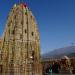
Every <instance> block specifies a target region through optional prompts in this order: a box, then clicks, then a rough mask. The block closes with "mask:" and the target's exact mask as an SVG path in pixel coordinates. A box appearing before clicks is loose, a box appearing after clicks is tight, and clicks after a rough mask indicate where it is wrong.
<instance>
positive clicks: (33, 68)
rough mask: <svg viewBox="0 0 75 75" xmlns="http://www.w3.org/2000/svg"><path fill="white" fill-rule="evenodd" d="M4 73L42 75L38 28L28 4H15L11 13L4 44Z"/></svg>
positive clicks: (8, 74) (11, 74)
mask: <svg viewBox="0 0 75 75" xmlns="http://www.w3.org/2000/svg"><path fill="white" fill-rule="evenodd" d="M2 72H3V73H4V75H6V73H7V75H41V74H42V69H41V63H40V38H39V32H38V27H37V23H36V20H35V18H34V16H33V14H32V12H31V11H30V10H29V9H28V7H27V6H26V4H18V5H16V4H15V5H14V7H13V8H12V9H11V11H10V13H9V16H8V19H7V23H6V28H5V32H4V36H3V44H2Z"/></svg>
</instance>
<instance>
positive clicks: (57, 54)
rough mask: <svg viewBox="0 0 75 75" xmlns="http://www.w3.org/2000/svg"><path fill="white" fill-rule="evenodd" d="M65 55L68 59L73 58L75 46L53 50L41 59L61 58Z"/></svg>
mask: <svg viewBox="0 0 75 75" xmlns="http://www.w3.org/2000/svg"><path fill="white" fill-rule="evenodd" d="M64 55H67V56H69V57H73V56H75V46H68V47H64V48H59V49H55V50H53V51H51V52H48V53H46V54H43V55H42V58H61V57H62V56H64Z"/></svg>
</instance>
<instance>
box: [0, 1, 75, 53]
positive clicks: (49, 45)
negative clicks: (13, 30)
mask: <svg viewBox="0 0 75 75" xmlns="http://www.w3.org/2000/svg"><path fill="white" fill-rule="evenodd" d="M19 1H20V0H0V37H1V36H2V34H3V31H4V27H5V23H6V20H7V16H8V13H9V11H10V9H11V8H12V6H13V5H14V4H15V3H18V2H19ZM22 1H23V2H26V4H27V5H28V7H29V8H30V9H31V11H32V12H33V14H34V16H35V18H36V20H37V23H38V28H39V32H40V40H41V41H40V42H41V52H42V53H45V52H48V51H52V50H53V49H57V48H61V47H65V46H70V45H71V43H75V0H22Z"/></svg>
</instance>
